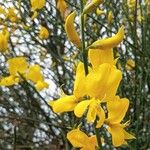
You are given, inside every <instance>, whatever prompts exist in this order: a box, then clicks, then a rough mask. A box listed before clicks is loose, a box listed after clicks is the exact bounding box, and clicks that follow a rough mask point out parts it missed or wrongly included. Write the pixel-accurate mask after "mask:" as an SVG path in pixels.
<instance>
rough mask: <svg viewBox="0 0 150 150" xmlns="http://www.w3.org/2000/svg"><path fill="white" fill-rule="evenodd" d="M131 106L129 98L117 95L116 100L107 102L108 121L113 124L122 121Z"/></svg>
mask: <svg viewBox="0 0 150 150" xmlns="http://www.w3.org/2000/svg"><path fill="white" fill-rule="evenodd" d="M128 107H129V100H128V99H126V98H122V99H120V98H119V97H117V96H116V97H115V99H114V100H112V101H109V102H107V109H108V121H109V122H110V123H111V124H117V123H120V122H121V121H122V119H123V118H124V116H125V114H126V112H127V110H128Z"/></svg>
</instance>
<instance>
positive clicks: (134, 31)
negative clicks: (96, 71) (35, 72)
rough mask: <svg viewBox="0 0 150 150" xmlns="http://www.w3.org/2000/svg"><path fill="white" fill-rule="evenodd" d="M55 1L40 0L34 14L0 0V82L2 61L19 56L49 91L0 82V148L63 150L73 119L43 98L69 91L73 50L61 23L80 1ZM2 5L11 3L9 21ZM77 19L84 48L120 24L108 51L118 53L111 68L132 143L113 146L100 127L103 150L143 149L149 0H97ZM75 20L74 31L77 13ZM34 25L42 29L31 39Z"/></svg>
mask: <svg viewBox="0 0 150 150" xmlns="http://www.w3.org/2000/svg"><path fill="white" fill-rule="evenodd" d="M58 1H60V0H58ZM58 1H57V0H56V1H55V0H46V5H45V6H44V7H43V8H42V9H40V10H39V9H38V10H37V11H36V12H35V11H34V10H32V8H31V3H30V1H29V0H0V31H2V30H3V28H6V27H7V29H8V31H9V34H10V38H9V52H8V53H1V52H0V79H1V78H2V77H4V76H7V75H8V69H7V66H8V64H7V63H6V62H7V60H8V59H10V58H13V57H16V56H25V57H26V58H27V60H28V62H29V63H30V64H39V65H40V66H41V68H42V72H43V74H44V77H45V80H46V81H47V83H48V84H49V88H47V89H44V90H42V91H40V92H39V91H37V90H36V89H35V88H34V86H33V85H32V83H30V82H27V81H22V82H21V83H20V84H17V85H13V86H9V87H4V86H0V149H1V150H10V149H13V150H20V149H21V150H41V149H42V150H51V149H52V150H63V149H67V147H69V143H68V141H67V140H66V137H65V136H66V133H67V132H68V131H69V129H70V128H71V127H73V126H74V124H75V121H76V119H75V118H74V117H73V113H65V114H61V115H57V114H54V113H53V112H52V110H51V108H50V107H49V106H48V103H47V102H48V100H55V99H57V98H59V97H60V95H61V94H62V91H63V92H64V93H65V94H71V93H72V88H73V81H74V76H73V74H75V68H76V65H77V63H78V62H79V60H81V54H80V51H79V50H78V49H76V47H75V46H74V45H73V44H72V43H70V42H69V41H68V39H67V36H66V33H65V31H64V20H65V17H66V16H67V15H68V14H69V13H70V12H72V11H73V10H76V11H77V12H78V15H79V12H80V3H79V1H78V0H68V1H67V0H66V1H65V3H63V5H58ZM86 1H87V0H85V2H86ZM10 8H13V11H12V12H10V14H11V15H12V18H13V17H14V18H15V19H10V18H9V17H6V16H5V15H4V13H3V10H6V12H8V11H9V9H10ZM13 12H14V14H13ZM16 16H17V17H16ZM34 16H36V17H34ZM85 20H86V24H85V35H86V37H85V38H86V44H87V45H90V44H91V43H92V42H94V41H96V40H97V39H101V38H105V37H108V36H112V35H114V34H115V33H117V31H118V29H119V27H120V26H121V25H124V26H125V33H126V34H125V38H124V41H123V42H122V43H121V45H120V46H119V47H118V48H115V49H114V52H115V57H116V58H117V57H119V59H118V63H117V65H118V67H119V68H120V69H121V70H122V71H123V80H122V82H121V85H120V87H119V91H118V93H119V94H120V95H121V97H127V98H128V99H129V100H130V109H129V110H128V113H127V115H126V118H125V121H128V120H130V125H129V127H128V129H129V131H130V132H131V133H133V134H134V135H135V136H136V140H133V141H131V142H130V143H129V145H128V146H127V147H121V148H114V147H112V146H111V139H110V135H109V134H107V133H106V132H101V135H102V136H103V137H106V138H107V140H106V143H105V145H104V149H108V150H113V149H118V150H126V149H131V150H150V123H149V122H150V42H149V41H150V1H149V0H120V1H118V0H105V1H104V3H103V4H101V5H100V6H99V8H98V9H97V10H96V11H95V12H94V13H91V14H89V15H87V16H86V18H85ZM75 22H76V28H77V31H78V32H80V26H79V25H80V21H79V17H76V20H75ZM40 26H44V27H46V28H47V29H48V31H49V37H48V39H44V40H43V39H40V38H39V30H40ZM70 118H71V119H70ZM83 126H84V129H86V130H88V131H91V132H93V131H92V129H91V126H90V125H88V126H87V125H85V120H83Z"/></svg>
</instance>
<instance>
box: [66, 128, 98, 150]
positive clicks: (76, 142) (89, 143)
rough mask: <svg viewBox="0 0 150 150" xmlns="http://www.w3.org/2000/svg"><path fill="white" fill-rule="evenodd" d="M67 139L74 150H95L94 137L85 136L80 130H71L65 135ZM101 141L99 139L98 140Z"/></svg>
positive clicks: (95, 142)
mask: <svg viewBox="0 0 150 150" xmlns="http://www.w3.org/2000/svg"><path fill="white" fill-rule="evenodd" d="M67 139H68V140H69V142H70V143H71V144H72V145H73V147H75V148H81V149H80V150H95V148H96V146H97V140H96V136H95V135H92V136H90V137H89V136H87V135H86V134H85V133H84V132H82V131H80V129H73V130H71V131H70V132H68V133H67ZM100 140H101V139H100Z"/></svg>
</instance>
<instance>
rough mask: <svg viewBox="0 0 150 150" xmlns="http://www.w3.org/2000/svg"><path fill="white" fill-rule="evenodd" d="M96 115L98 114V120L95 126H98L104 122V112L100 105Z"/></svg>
mask: <svg viewBox="0 0 150 150" xmlns="http://www.w3.org/2000/svg"><path fill="white" fill-rule="evenodd" d="M97 116H98V118H99V120H98V121H97V125H96V128H100V127H101V126H102V125H103V124H104V121H105V112H104V110H103V108H101V107H100V108H99V109H98V110H97Z"/></svg>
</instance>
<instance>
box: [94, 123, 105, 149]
mask: <svg viewBox="0 0 150 150" xmlns="http://www.w3.org/2000/svg"><path fill="white" fill-rule="evenodd" d="M94 128H95V134H96V139H97V144H98V150H102V149H103V148H102V142H101V138H100V134H99V131H98V129H99V128H96V121H95V123H94Z"/></svg>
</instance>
